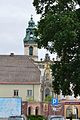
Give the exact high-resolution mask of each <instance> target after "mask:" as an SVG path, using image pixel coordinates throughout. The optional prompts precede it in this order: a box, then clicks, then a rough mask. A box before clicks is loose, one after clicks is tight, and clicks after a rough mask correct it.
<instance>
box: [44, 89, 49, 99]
mask: <svg viewBox="0 0 80 120" xmlns="http://www.w3.org/2000/svg"><path fill="white" fill-rule="evenodd" d="M49 95H50V89H49V88H46V89H45V97H47V96H49Z"/></svg>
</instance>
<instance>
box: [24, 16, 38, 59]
mask: <svg viewBox="0 0 80 120" xmlns="http://www.w3.org/2000/svg"><path fill="white" fill-rule="evenodd" d="M35 27H36V26H35V22H34V21H33V17H32V16H31V19H30V21H29V22H28V28H27V29H26V36H25V38H24V40H23V42H24V55H28V56H29V58H32V59H33V60H34V61H38V44H37V43H36V42H35V40H36V36H35V35H34V31H35Z"/></svg>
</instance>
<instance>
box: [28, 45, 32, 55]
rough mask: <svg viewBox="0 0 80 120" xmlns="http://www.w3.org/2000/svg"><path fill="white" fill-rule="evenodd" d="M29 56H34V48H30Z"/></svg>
mask: <svg viewBox="0 0 80 120" xmlns="http://www.w3.org/2000/svg"><path fill="white" fill-rule="evenodd" d="M29 55H33V47H32V46H30V47H29Z"/></svg>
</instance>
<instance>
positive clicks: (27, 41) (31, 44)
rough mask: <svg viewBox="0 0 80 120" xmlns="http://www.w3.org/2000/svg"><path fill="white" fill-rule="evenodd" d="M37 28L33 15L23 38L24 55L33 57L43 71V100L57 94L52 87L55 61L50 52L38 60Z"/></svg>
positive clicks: (41, 79)
mask: <svg viewBox="0 0 80 120" xmlns="http://www.w3.org/2000/svg"><path fill="white" fill-rule="evenodd" d="M35 29H36V25H35V22H34V21H33V18H32V16H31V19H30V21H29V22H28V28H27V29H26V36H25V38H24V39H23V43H24V55H27V56H28V57H29V58H30V59H33V61H34V64H36V65H37V66H38V68H39V69H40V71H41V77H40V82H41V92H42V93H41V94H42V97H41V98H42V99H41V101H44V100H45V98H46V97H47V96H54V95H55V94H54V93H53V89H52V76H51V70H50V64H52V63H53V62H54V61H51V60H50V56H49V54H45V58H44V60H42V59H41V60H40V61H38V44H37V43H36V42H35V41H36V39H37V38H36V36H35V34H34V31H35Z"/></svg>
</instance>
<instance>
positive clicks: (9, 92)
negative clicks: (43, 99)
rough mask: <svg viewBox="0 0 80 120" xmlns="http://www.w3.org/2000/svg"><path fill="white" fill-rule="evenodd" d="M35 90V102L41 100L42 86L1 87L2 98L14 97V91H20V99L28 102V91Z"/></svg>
mask: <svg viewBox="0 0 80 120" xmlns="http://www.w3.org/2000/svg"><path fill="white" fill-rule="evenodd" d="M33 89H34V100H35V101H39V100H40V85H34V86H33V85H0V97H14V90H19V97H22V100H23V101H26V100H27V90H33Z"/></svg>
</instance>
